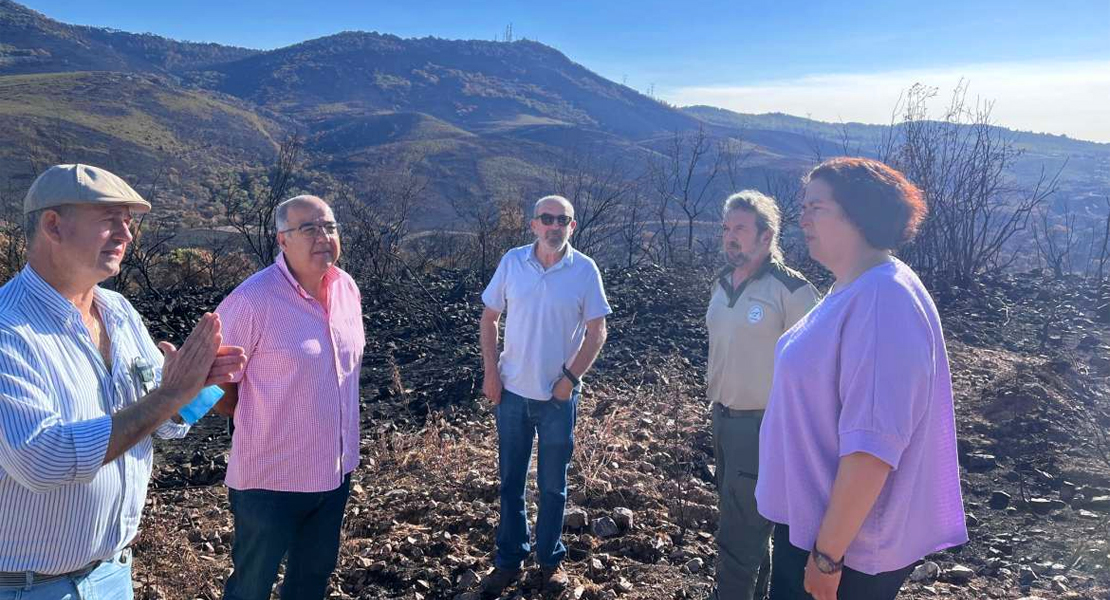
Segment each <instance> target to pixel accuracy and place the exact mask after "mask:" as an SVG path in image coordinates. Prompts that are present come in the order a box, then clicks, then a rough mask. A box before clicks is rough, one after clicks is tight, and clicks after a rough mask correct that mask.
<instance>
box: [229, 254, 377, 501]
mask: <svg viewBox="0 0 1110 600" xmlns="http://www.w3.org/2000/svg"><path fill="white" fill-rule="evenodd" d="M324 285H325V287H326V288H327V290H328V292H327V297H326V299H327V306H326V307H325V306H322V305H321V304H320V303H319V302H317V301H316V300H315V299H314V298H313V297H312V296H311V295H309V294H308V292H306V291H305V290H304V288H302V287H301V286H300V285H299V284H298V283H297V280H296V279H294V278H293V275H292V273H290V272H289V267H288V266H286V264H285V256H284V255H283V254H278V257H277V259H276V260H275V261H274V264H272V265H270V266H269V267H266V268H265V269H263V270H261V271H259V272H257V273H255V274H254V275H252V276H251V277H250V278H248V279H247V280H246V281H244V282H243V283H242V284H240V285H239V287H237V288H235V290H234V291H232V292H231V294H230V295H228V297H227V298H225V299H224V301H223V302H221V303H220V306H219V308H217V309H216V312H217V313H219V315H220V320H221V322H222V323H223V336H224V340H223V341H224V344H226V345H231V346H242V347H243V348H245V349H246V352H247V368H246V369H245V370H244V372H243V374H242V375H241V379H240V380H239V404H238V406H236V408H235V435H234V437H233V438H232V442H231V460H230V461H229V463H228V467H227V477H226V483H227V485H228V487H231V488H234V489H237V490H246V489H264V490H274V491H283V492H324V491H328V490H333V489H335V488H337V487H339V485H340V484H341V483H342V481H343V477H344V476H345V475H346V474H347V473H350V472H351V471H353V470H354V468H355V467H356V466H357V465H358V459H359V414H358V378H359V367H360V366H361V365H362V350H363V347H364V346H365V345H366V337H365V334H364V332H363V328H362V304H361V296H360V294H359V291H358V287H357V286H356V285H355V282H354V280H353V279H351V276H350V275H348V274H347V273H345V272H344V271H343V270H342V269H339V268H338V267H332V269H331V270H330V271H329V272H328V273H327V275H325V277H324Z"/></svg>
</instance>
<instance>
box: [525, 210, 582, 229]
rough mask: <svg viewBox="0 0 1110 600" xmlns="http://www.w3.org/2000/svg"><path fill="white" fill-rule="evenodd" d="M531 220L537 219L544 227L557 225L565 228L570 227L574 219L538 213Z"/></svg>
mask: <svg viewBox="0 0 1110 600" xmlns="http://www.w3.org/2000/svg"><path fill="white" fill-rule="evenodd" d="M532 218H533V219H539V220H540V223H543V224H544V225H551V224H552V223H558V224H559V226H560V227H566V226H567V225H570V222H571V221H573V220H574V218H573V217H571V216H570V215H549V214H547V213H540V214H538V215H536V216H535V217H532Z"/></svg>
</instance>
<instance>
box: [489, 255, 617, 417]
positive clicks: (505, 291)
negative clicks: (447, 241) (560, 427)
mask: <svg viewBox="0 0 1110 600" xmlns="http://www.w3.org/2000/svg"><path fill="white" fill-rule="evenodd" d="M482 302H483V303H485V305H486V306H487V307H489V308H491V309H493V310H496V311H497V312H503V313H505V342H504V349H503V350H502V351H501V357H500V360H499V361H498V369H499V371H500V373H501V382H502V384H503V385H504V386H505V389H506V390H509V391H510V392H512V393H514V394H517V395H518V396H523V397H524V398H531V399H533V400H549V399H550V398H551V390H552V389H553V388H554V387H555V382H556V381H558V379H559V377H560V376H561V375H562V374H563V365H564V364H566V365H569V364H570V363H571V361H572V360H574V356H575V355H576V354H578V350H579V349H580V348H581V347H582V340H584V339H585V337H586V323H587V322H588V321H591V320H593V319H596V318H598V317H604V316H606V315H608V314H609V313H611V312H613V310H612V309H611V308H609V301H608V300H606V299H605V289H604V288H603V287H602V285H601V272H600V271H598V268H597V265H596V264H595V263H594V261H593V260H592V259H590V257H588V256H586V255H585V254H582V253H581V252H579V251H577V250H575V249H574V248H572V247H570V244H567V250H566V254H564V255H563V258H562V259H561V260H560V261H559V262H557V263H555V264H554V265H552V266H551V268H549V269H546V270H545V269H544V268H543V265H542V264H540V261H539V259H537V258H536V252H535V244H534V243H533V244H529V245H527V246H521V247H519V248H513V249H512V250H509V251H508V252H506V253H505V256H503V257H501V263H500V264H498V265H497V271H496V272H494V274H493V279H491V280H490V282H489V285H488V286H486V289H485V291H484V292H482Z"/></svg>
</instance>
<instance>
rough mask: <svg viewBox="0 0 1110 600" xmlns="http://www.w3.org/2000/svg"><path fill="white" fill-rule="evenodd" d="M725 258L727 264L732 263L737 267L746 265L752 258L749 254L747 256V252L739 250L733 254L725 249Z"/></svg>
mask: <svg viewBox="0 0 1110 600" xmlns="http://www.w3.org/2000/svg"><path fill="white" fill-rule="evenodd" d="M725 258H726V259H727V260H728V264H730V265H732V266H733V267H737V268H739V267H743V266H747V264H748V263H750V262H752V259H751V257H750V256H748V255H747V254H744V253H743V252H740V251H737V252H736V253H735V254H730V253H729V252H728V251H727V250H726V251H725Z"/></svg>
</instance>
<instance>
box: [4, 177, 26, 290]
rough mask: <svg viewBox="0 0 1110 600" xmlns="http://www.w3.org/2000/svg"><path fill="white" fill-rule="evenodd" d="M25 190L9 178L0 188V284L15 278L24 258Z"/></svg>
mask: <svg viewBox="0 0 1110 600" xmlns="http://www.w3.org/2000/svg"><path fill="white" fill-rule="evenodd" d="M25 193H26V190H25V189H24V188H23V187H22V186H19V185H16V183H15V181H14V180H13V179H11V178H9V179H8V180H7V182H6V183H5V185H4V186H3V187H0V283H3V282H5V281H7V280H8V279H10V278H12V277H14V276H15V274H16V273H18V272H19V270H20V269H22V268H23V263H24V260H25V258H24V257H25V256H26V249H27V238H26V236H25V235H24V233H23V195H24V194H25Z"/></svg>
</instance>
